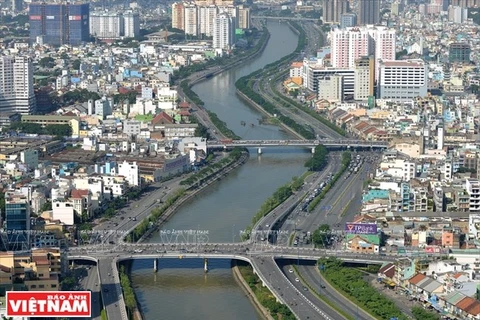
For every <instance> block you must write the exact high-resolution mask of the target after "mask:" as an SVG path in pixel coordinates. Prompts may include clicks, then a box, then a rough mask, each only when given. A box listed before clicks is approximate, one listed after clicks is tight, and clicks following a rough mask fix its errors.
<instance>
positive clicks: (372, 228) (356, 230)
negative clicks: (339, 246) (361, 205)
mask: <svg viewBox="0 0 480 320" xmlns="http://www.w3.org/2000/svg"><path fill="white" fill-rule="evenodd" d="M345 233H350V234H377V224H376V223H351V222H349V223H346V224H345Z"/></svg>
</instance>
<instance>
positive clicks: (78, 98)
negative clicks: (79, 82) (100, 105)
mask: <svg viewBox="0 0 480 320" xmlns="http://www.w3.org/2000/svg"><path fill="white" fill-rule="evenodd" d="M98 99H100V95H99V94H98V93H96V92H92V91H88V90H87V89H75V90H73V91H68V92H66V93H65V94H64V95H63V102H64V103H66V104H70V103H84V102H87V101H88V100H93V101H95V100H98Z"/></svg>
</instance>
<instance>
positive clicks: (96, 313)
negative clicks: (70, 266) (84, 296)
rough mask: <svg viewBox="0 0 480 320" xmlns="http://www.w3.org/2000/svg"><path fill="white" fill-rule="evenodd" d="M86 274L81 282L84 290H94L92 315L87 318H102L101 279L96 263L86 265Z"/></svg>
mask: <svg viewBox="0 0 480 320" xmlns="http://www.w3.org/2000/svg"><path fill="white" fill-rule="evenodd" d="M86 268H88V269H86V270H85V271H86V275H85V277H84V278H83V279H82V281H81V282H80V285H81V286H82V288H83V290H90V291H91V292H92V317H91V318H85V320H87V319H100V311H101V310H102V306H101V296H100V285H99V283H100V281H99V279H98V270H97V266H96V265H88V266H86Z"/></svg>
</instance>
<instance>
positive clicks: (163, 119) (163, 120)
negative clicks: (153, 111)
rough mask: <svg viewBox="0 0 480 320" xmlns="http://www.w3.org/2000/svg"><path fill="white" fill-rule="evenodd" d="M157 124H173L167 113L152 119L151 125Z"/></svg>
mask: <svg viewBox="0 0 480 320" xmlns="http://www.w3.org/2000/svg"><path fill="white" fill-rule="evenodd" d="M159 123H163V124H164V123H173V118H172V117H170V116H169V115H168V114H167V113H165V112H161V113H159V114H157V115H156V116H155V118H153V119H152V124H153V125H156V124H159Z"/></svg>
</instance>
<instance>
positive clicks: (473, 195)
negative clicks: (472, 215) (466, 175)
mask: <svg viewBox="0 0 480 320" xmlns="http://www.w3.org/2000/svg"><path fill="white" fill-rule="evenodd" d="M465 190H466V191H467V193H468V195H469V196H470V210H469V211H470V212H479V211H480V182H479V181H478V180H477V179H467V180H466V181H465Z"/></svg>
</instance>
